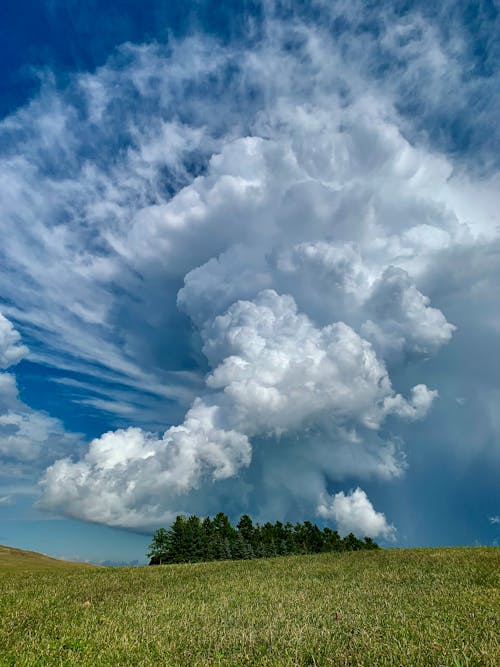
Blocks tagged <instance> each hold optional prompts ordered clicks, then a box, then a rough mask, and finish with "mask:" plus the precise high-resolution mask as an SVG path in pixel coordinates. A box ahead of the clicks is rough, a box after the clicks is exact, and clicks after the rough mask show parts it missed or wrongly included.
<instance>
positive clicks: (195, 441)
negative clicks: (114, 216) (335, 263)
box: [41, 290, 435, 527]
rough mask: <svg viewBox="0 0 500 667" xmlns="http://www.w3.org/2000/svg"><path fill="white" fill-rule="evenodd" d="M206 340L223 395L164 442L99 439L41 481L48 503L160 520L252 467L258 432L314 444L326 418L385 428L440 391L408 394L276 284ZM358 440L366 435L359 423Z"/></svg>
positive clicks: (136, 434)
mask: <svg viewBox="0 0 500 667" xmlns="http://www.w3.org/2000/svg"><path fill="white" fill-rule="evenodd" d="M203 338H204V343H205V344H204V347H203V350H204V352H205V354H206V356H207V358H208V360H209V362H210V364H211V366H212V368H213V371H212V373H211V374H210V375H209V376H208V377H207V387H208V388H209V389H212V390H214V391H213V392H212V393H207V395H206V396H205V397H204V398H203V399H200V398H198V399H196V400H195V401H194V403H193V405H192V407H191V408H190V409H189V411H188V412H187V414H186V417H185V419H184V422H183V423H182V424H181V425H180V426H172V427H170V428H169V429H168V430H167V431H166V432H165V433H164V435H163V437H162V438H161V439H158V438H156V437H154V436H152V435H148V434H146V433H144V432H143V431H142V430H140V429H137V428H131V429H128V430H127V431H123V430H120V431H116V432H114V433H107V434H105V435H103V436H102V437H101V438H99V439H97V440H94V441H93V442H92V443H91V445H90V448H89V451H88V453H87V454H86V455H85V457H84V458H83V459H82V460H80V461H78V462H76V463H72V462H71V461H70V460H69V459H65V460H62V461H57V462H56V463H54V464H53V465H52V466H51V467H50V468H49V469H48V470H47V472H46V475H45V478H44V480H43V489H44V496H43V499H42V504H41V506H42V507H44V508H46V509H49V510H57V509H58V508H61V507H64V511H65V512H66V513H68V514H70V515H72V516H77V517H80V518H85V519H88V520H93V521H102V522H104V523H111V524H114V525H126V526H129V527H140V526H144V525H151V523H154V521H155V520H159V518H160V517H163V516H165V515H168V512H169V509H170V507H171V504H172V503H174V504H175V503H182V502H184V500H183V499H182V497H183V496H185V495H186V494H187V493H189V492H190V491H192V490H193V489H197V488H198V487H199V486H200V484H202V483H203V482H204V481H206V480H207V479H212V480H214V481H217V480H222V479H226V478H230V477H234V476H235V475H237V474H238V473H239V472H240V470H241V469H242V468H246V467H247V466H248V465H249V464H250V462H251V454H252V448H251V445H250V438H251V437H255V436H260V437H262V436H264V437H269V436H275V437H276V436H285V435H287V434H290V433H294V432H295V433H297V432H299V433H303V434H304V438H305V440H306V441H307V439H308V438H307V436H306V435H305V433H306V432H307V428H308V427H310V426H311V425H313V424H314V423H317V422H318V421H319V420H321V421H323V422H325V423H330V424H331V426H332V427H334V426H335V425H337V426H338V425H344V424H348V425H351V428H353V429H354V428H356V427H361V428H363V427H364V428H368V429H376V428H377V427H378V426H379V425H380V422H381V421H382V420H383V419H384V418H385V417H386V415H388V414H396V415H399V416H402V417H405V418H411V419H415V418H420V417H422V416H424V415H425V413H426V412H427V410H428V409H429V407H430V404H431V402H432V399H433V398H434V396H435V392H431V391H429V390H428V389H427V388H426V387H425V386H424V385H418V386H417V387H415V388H414V389H413V391H412V399H411V401H410V402H407V401H406V400H405V399H404V398H403V397H402V396H401V395H399V394H395V393H394V392H393V390H392V387H391V383H390V380H389V377H388V375H387V371H386V369H385V367H384V365H383V364H382V363H381V362H380V361H379V360H378V359H377V357H376V355H375V353H374V351H373V350H372V348H371V346H370V344H369V343H367V342H366V341H364V340H363V339H362V338H360V337H359V336H358V335H357V334H356V333H355V332H354V331H353V330H352V329H351V328H350V327H348V326H347V325H345V324H344V323H336V324H333V325H329V326H327V327H324V328H323V329H318V328H316V327H314V325H313V323H312V322H311V321H310V320H309V318H307V317H306V316H305V315H303V314H299V313H297V308H296V305H295V302H294V300H293V298H292V297H290V296H280V295H278V294H277V293H276V292H274V291H272V290H266V291H264V292H261V293H259V294H258V295H257V297H256V299H255V300H254V301H238V302H236V303H235V304H233V305H232V306H231V307H230V308H229V309H228V310H227V312H226V313H225V314H223V315H219V316H217V317H216V318H215V319H214V320H213V321H212V322H210V323H207V325H206V326H205V328H204V329H203ZM350 439H351V440H352V441H353V442H355V441H356V435H355V431H354V430H353V431H352V434H351V436H350ZM337 446H338V445H337ZM284 453H285V456H287V455H288V454H289V453H291V452H288V451H286V450H285V452H284ZM358 453H359V454H360V455H361V458H362V460H361V461H360V462H359V463H358V465H356V466H355V470H356V472H360V470H362V469H363V465H366V461H367V458H366V456H365V457H363V456H362V455H363V454H364V450H363V448H362V447H361V446H360V447H359V448H358ZM339 458H340V459H342V456H340V457H339ZM368 460H369V459H368ZM309 465H310V464H309ZM324 465H325V464H323V466H322V467H323V468H324ZM333 469H335V464H334V465H333ZM316 493H317V490H316ZM179 496H180V499H178V497H179Z"/></svg>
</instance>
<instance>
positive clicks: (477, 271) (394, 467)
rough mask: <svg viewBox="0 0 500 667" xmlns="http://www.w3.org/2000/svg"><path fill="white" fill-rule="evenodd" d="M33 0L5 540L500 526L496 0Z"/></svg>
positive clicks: (5, 167) (8, 329) (14, 127)
mask: <svg viewBox="0 0 500 667" xmlns="http://www.w3.org/2000/svg"><path fill="white" fill-rule="evenodd" d="M435 4H436V3H427V2H419V1H415V2H402V1H401V2H399V1H396V0H393V1H392V2H387V3H382V4H381V3H375V2H369V1H367V0H365V1H361V0H349V2H346V1H344V0H339V1H337V2H330V1H329V2H325V1H323V0H310V1H309V2H295V3H294V2H284V1H283V2H278V1H274V0H264V1H262V2H259V1H258V0H254V1H252V2H250V1H247V2H241V3H220V2H215V1H209V0H199V1H194V0H193V1H189V0H188V1H182V2H181V1H179V2H171V1H167V0H157V1H155V0H145V1H144V2H141V3H136V2H133V1H132V0H123V1H118V0H115V1H114V2H113V1H112V2H108V3H104V4H103V3H98V2H97V1H96V2H94V1H93V0H89V1H88V2H85V3H81V2H76V1H74V2H73V1H69V2H68V0H64V2H63V1H62V0H45V1H40V0H36V1H35V0H31V1H30V0H26V2H25V3H23V10H22V11H20V10H19V3H14V2H13V1H11V0H7V2H6V3H5V8H4V13H3V19H2V25H1V27H0V228H1V238H2V242H1V244H0V543H3V544H9V545H12V546H17V547H21V548H25V549H33V550H37V551H42V552H44V553H47V554H50V555H54V556H58V557H64V558H71V559H76V560H89V561H92V562H114V563H143V562H145V552H146V550H147V545H148V544H149V542H150V539H151V534H152V533H153V532H154V530H156V529H157V528H158V527H160V526H167V525H168V524H169V523H170V522H171V521H172V519H173V518H174V517H175V516H176V515H177V514H179V513H185V514H191V513H194V514H198V515H202V516H205V515H213V514H215V513H217V512H219V511H224V512H226V513H227V514H228V515H229V516H230V517H231V518H232V519H233V520H237V518H238V517H239V516H240V515H241V514H243V513H248V514H250V515H251V516H252V517H253V518H254V519H255V520H257V521H261V522H262V521H267V520H270V521H273V522H274V521H276V520H280V521H292V522H295V521H303V520H306V519H308V520H312V521H314V522H316V523H318V525H328V526H331V527H332V528H336V529H337V530H339V532H340V533H341V534H346V533H348V532H351V531H352V532H354V533H356V534H357V535H360V536H364V535H369V536H371V537H373V538H375V539H376V540H377V541H378V542H379V543H380V544H381V545H383V546H387V547H414V546H430V545H458V544H464V545H466V544H467V545H474V544H497V543H498V540H499V539H500V519H499V514H500V492H499V491H500V486H499V469H500V410H499V405H500V383H499V380H498V378H499V377H500V355H499V353H498V352H499V347H500V345H499V344H500V297H499V290H498V284H499V279H500V226H499V223H500V213H499V211H500V194H499V193H500V188H499V185H500V150H499V149H500V129H499V125H498V121H497V114H498V106H499V102H500V100H499V96H500V92H499V91H500V81H499V74H498V72H499V71H500V70H499V67H498V65H499V60H500V52H499V44H498V40H497V39H496V36H497V35H498V30H499V28H500V26H499V16H498V14H499V7H498V3H496V2H493V1H490V2H489V1H486V0H485V1H484V2H481V1H477V2H463V3H455V2H447V1H445V2H442V3H438V5H439V6H437V7H436V6H435Z"/></svg>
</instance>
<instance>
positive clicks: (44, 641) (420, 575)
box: [0, 548, 500, 667]
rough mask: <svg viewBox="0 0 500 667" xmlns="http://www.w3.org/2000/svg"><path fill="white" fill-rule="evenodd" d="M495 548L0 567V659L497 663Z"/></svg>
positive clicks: (192, 666) (499, 555)
mask: <svg viewBox="0 0 500 667" xmlns="http://www.w3.org/2000/svg"><path fill="white" fill-rule="evenodd" d="M499 576H500V549H495V548H462V549H422V550H401V551H399V550H391V551H380V552H356V553H345V554H321V555H315V556H291V557H284V558H275V559H270V560H258V561H238V562H215V563H200V564H194V565H193V564H191V565H166V566H157V567H149V568H148V567H140V568H126V569H121V568H120V569H119V568H109V569H107V568H95V569H90V568H89V569H83V568H82V569H80V568H76V569H72V570H70V569H60V570H54V571H52V572H50V571H38V572H37V571H33V572H28V571H15V570H12V569H11V570H6V569H5V570H4V571H3V572H2V571H0V591H1V602H0V619H1V629H0V664H1V665H40V666H42V665H43V666H45V665H68V666H69V665H71V666H73V665H92V666H100V665H114V666H117V665H151V666H153V665H154V666H155V667H157V666H159V665H168V666H173V667H177V666H179V667H181V666H186V667H187V666H189V667H196V666H199V667H201V666H205V665H215V666H222V665H224V666H228V667H229V666H231V667H238V666H243V665H263V666H264V665H267V666H270V665H273V666H274V665H275V666H276V667H278V666H280V667H282V666H285V667H286V666H289V665H290V666H291V665H312V666H314V665H318V666H319V665H370V666H374V665H395V666H398V665H405V666H406V665H408V666H412V667H414V666H420V665H423V666H424V665H432V666H436V665H453V666H456V665H488V666H491V667H498V665H499V664H500V647H499V634H500V619H499V614H500V594H499V584H500V581H499Z"/></svg>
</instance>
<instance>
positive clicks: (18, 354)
mask: <svg viewBox="0 0 500 667" xmlns="http://www.w3.org/2000/svg"><path fill="white" fill-rule="evenodd" d="M27 354H28V348H27V347H26V346H25V345H22V343H21V336H20V335H19V333H18V332H17V331H16V330H15V328H14V327H13V325H12V323H11V322H10V321H9V320H7V318H5V317H4V316H3V315H2V314H0V361H1V367H2V368H7V367H9V366H12V365H15V364H17V363H18V362H19V361H20V360H21V359H22V358H23V357H25V356H26V355H27ZM78 444H79V442H78V437H77V436H76V435H73V434H67V433H66V432H65V430H64V428H63V425H62V424H61V422H60V421H59V420H58V419H55V418H53V417H50V416H49V415H47V414H45V413H43V412H40V411H37V410H32V409H31V408H30V407H29V406H28V405H26V404H25V403H23V402H22V401H21V400H20V398H19V394H18V389H17V384H16V378H15V376H14V375H13V374H12V373H7V372H0V456H1V457H2V458H7V459H9V460H14V461H18V462H21V463H24V464H27V465H34V466H35V467H40V466H43V465H46V464H47V462H48V461H50V460H53V459H54V457H56V456H60V455H61V454H62V453H64V451H65V450H67V449H68V448H70V449H73V448H75V446H77V445H78Z"/></svg>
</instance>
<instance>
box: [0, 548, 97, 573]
mask: <svg viewBox="0 0 500 667" xmlns="http://www.w3.org/2000/svg"><path fill="white" fill-rule="evenodd" d="M75 567H95V566H94V565H89V564H88V563H74V562H72V561H68V560H59V559H57V558H50V556H44V555H43V554H39V553H37V552H36V551H25V550H24V549H14V547H6V546H2V545H0V570H5V569H8V570H54V569H68V568H75Z"/></svg>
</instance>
